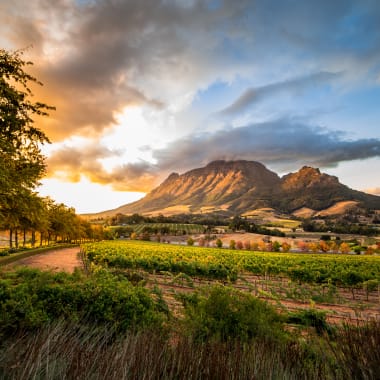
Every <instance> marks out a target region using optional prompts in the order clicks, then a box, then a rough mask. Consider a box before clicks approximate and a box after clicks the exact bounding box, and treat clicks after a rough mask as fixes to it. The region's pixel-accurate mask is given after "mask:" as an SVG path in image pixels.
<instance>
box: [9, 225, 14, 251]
mask: <svg viewBox="0 0 380 380" xmlns="http://www.w3.org/2000/svg"><path fill="white" fill-rule="evenodd" d="M9 248H13V230H12V228H10V229H9Z"/></svg>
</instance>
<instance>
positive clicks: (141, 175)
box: [47, 145, 157, 192]
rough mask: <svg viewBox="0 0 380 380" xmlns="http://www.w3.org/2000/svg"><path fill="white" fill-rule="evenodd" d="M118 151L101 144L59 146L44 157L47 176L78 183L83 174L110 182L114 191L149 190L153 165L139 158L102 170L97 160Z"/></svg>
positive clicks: (92, 179)
mask: <svg viewBox="0 0 380 380" xmlns="http://www.w3.org/2000/svg"><path fill="white" fill-rule="evenodd" d="M118 153H119V152H117V151H112V150H109V149H108V148H106V147H102V146H93V145H92V146H82V147H63V148H61V149H59V150H56V151H55V152H53V153H52V155H51V156H50V157H49V158H48V160H47V167H48V174H47V177H48V178H49V177H50V178H53V177H54V178H60V179H62V180H65V181H69V182H79V181H80V180H81V178H82V176H83V177H86V178H88V179H89V180H90V181H91V182H94V183H99V184H102V185H110V186H111V187H112V188H113V189H114V190H118V191H143V192H144V191H149V190H151V188H152V187H153V186H154V184H155V183H156V178H157V172H156V169H155V167H154V165H152V164H150V163H148V162H144V161H140V162H136V163H128V164H119V165H116V166H114V167H113V168H112V169H111V170H107V169H105V167H104V165H103V164H102V162H101V160H102V159H104V158H112V157H115V156H117V155H118Z"/></svg>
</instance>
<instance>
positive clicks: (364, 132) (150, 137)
mask: <svg viewBox="0 0 380 380" xmlns="http://www.w3.org/2000/svg"><path fill="white" fill-rule="evenodd" d="M0 45H1V46H2V47H4V48H6V49H8V50H11V49H13V50H15V49H22V48H25V47H30V46H31V47H30V48H29V49H28V50H27V51H26V52H25V55H24V57H25V58H27V59H30V60H31V61H33V62H34V66H33V67H32V72H33V73H34V74H35V75H36V76H37V78H38V79H40V80H41V81H42V82H43V83H44V86H43V87H42V88H35V89H33V91H34V93H35V99H36V100H42V101H45V102H46V103H48V104H49V105H53V106H55V107H56V108H57V110H56V111H55V112H52V113H51V115H50V117H49V118H48V119H45V120H41V121H38V126H40V128H42V129H43V130H44V131H45V132H46V133H47V135H48V136H49V137H50V139H51V140H52V144H51V145H49V146H46V147H44V153H45V154H46V156H47V157H48V158H47V164H48V176H47V178H46V179H44V180H43V181H42V182H43V185H42V187H41V188H40V194H41V195H50V196H51V197H52V198H53V199H55V200H56V201H58V202H63V203H65V204H66V205H68V206H73V207H75V208H76V210H77V212H78V213H83V212H96V211H103V210H106V209H112V208H115V207H117V206H120V205H122V204H125V203H129V202H131V201H132V200H136V199H138V198H139V197H141V196H142V195H144V193H145V192H147V191H149V190H151V189H152V188H153V187H155V186H156V185H158V184H159V183H160V182H161V181H162V180H163V179H164V178H166V177H167V176H168V175H169V174H170V173H171V172H172V171H176V172H179V173H183V172H184V171H186V170H188V169H192V168H195V167H201V166H204V165H206V164H207V163H208V162H210V161H212V160H215V159H247V160H256V161H260V162H262V163H263V164H264V165H266V166H267V167H268V168H269V169H271V170H274V171H276V172H277V173H279V174H280V175H283V174H286V173H288V172H290V171H293V172H294V171H297V170H299V169H300V167H301V166H303V165H311V166H316V167H319V168H320V169H321V170H322V171H323V172H327V173H329V174H333V175H336V176H338V177H339V179H340V181H341V182H342V183H344V184H346V185H348V186H350V187H352V188H354V189H357V190H366V191H368V192H372V193H376V194H380V170H379V169H380V126H379V121H380V2H379V1H378V0H372V1H371V0H360V1H358V0H334V1H332V0H328V1H327V0H326V1H325V0H315V1H297V2H295V1H294V0H258V1H254V0H246V1H244V0H239V1H234V0H230V1H218V0H211V1H192V0H161V1H159V0H77V1H74V0H57V1H54V0H51V1H50V0H33V1H30V0H2V1H1V2H0Z"/></svg>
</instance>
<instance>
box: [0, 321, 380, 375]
mask: <svg viewBox="0 0 380 380" xmlns="http://www.w3.org/2000/svg"><path fill="white" fill-rule="evenodd" d="M329 343H330V347H331V350H328V354H329V356H328V358H327V356H326V357H323V354H322V352H321V351H320V352H319V353H318V355H317V356H315V355H314V356H313V355H310V352H309V351H308V350H307V349H305V347H304V346H302V345H301V344H299V343H294V342H293V343H292V344H287V345H285V346H281V345H275V344H273V342H268V341H265V340H261V341H255V342H252V343H250V344H247V343H241V342H239V341H237V340H234V341H231V342H229V343H222V342H203V343H195V342H194V341H193V340H192V339H190V338H187V337H184V336H181V335H176V336H174V337H173V336H172V337H171V338H169V339H166V338H163V337H162V336H161V335H159V334H157V333H155V332H152V331H145V332H139V333H132V332H129V333H127V334H125V335H123V336H122V337H119V338H115V335H114V334H113V333H112V331H111V330H110V329H108V328H93V327H88V326H85V325H81V324H76V325H73V324H67V323H65V322H62V321H61V322H58V323H55V324H52V325H49V326H47V327H46V328H44V329H40V330H37V331H34V332H29V333H27V334H21V333H20V334H19V335H18V336H16V337H13V338H9V339H7V340H6V341H3V342H2V345H1V350H0V378H1V379H41V380H43V379H46V380H48V379H49V380H51V379H91V380H97V379H99V380H100V379H102V380H103V379H136V380H137V379H138V380H140V379H147V380H148V379H218V380H223V379H258V380H259V379H263V380H264V379H297V380H299V379H308V380H309V379H310V380H312V379H318V380H319V379H342V380H343V379H376V378H377V377H376V376H377V375H378V364H379V352H378V350H377V348H378V346H379V344H380V323H379V322H373V323H370V324H368V325H367V326H363V327H350V326H345V327H342V328H340V329H338V330H337V331H336V335H335V337H334V341H329ZM326 347H329V346H328V345H327V346H326ZM326 354H327V353H326Z"/></svg>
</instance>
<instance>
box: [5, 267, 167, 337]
mask: <svg viewBox="0 0 380 380" xmlns="http://www.w3.org/2000/svg"><path fill="white" fill-rule="evenodd" d="M155 299H157V297H156V298H155ZM0 301H1V302H0V337H1V336H6V335H9V334H12V333H13V332H14V331H17V330H18V329H20V328H21V329H25V330H30V329H35V328H37V327H40V326H42V325H44V324H45V323H46V322H51V321H54V320H57V319H60V318H64V319H66V320H68V321H70V320H71V321H77V320H79V319H82V318H84V319H86V321H87V322H89V323H93V324H109V325H112V326H113V329H114V330H115V331H120V332H121V331H126V330H128V329H139V328H141V327H147V326H160V325H161V324H162V322H163V320H164V315H165V310H163V308H162V307H160V305H159V303H158V301H154V299H153V297H152V296H151V294H150V293H149V291H148V290H147V289H145V288H143V287H141V286H135V287H134V286H133V285H132V284H131V283H130V282H129V281H128V280H127V279H125V278H121V277H120V276H119V277H116V276H113V275H112V274H110V273H109V272H106V271H105V270H99V271H98V272H97V273H95V274H93V275H91V276H90V277H85V276H84V275H82V274H80V273H79V272H77V273H74V274H73V275H70V274H67V273H63V272H60V273H51V272H42V271H39V270H36V269H21V270H18V271H16V272H14V273H2V274H1V275H0ZM160 302H161V301H160Z"/></svg>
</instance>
